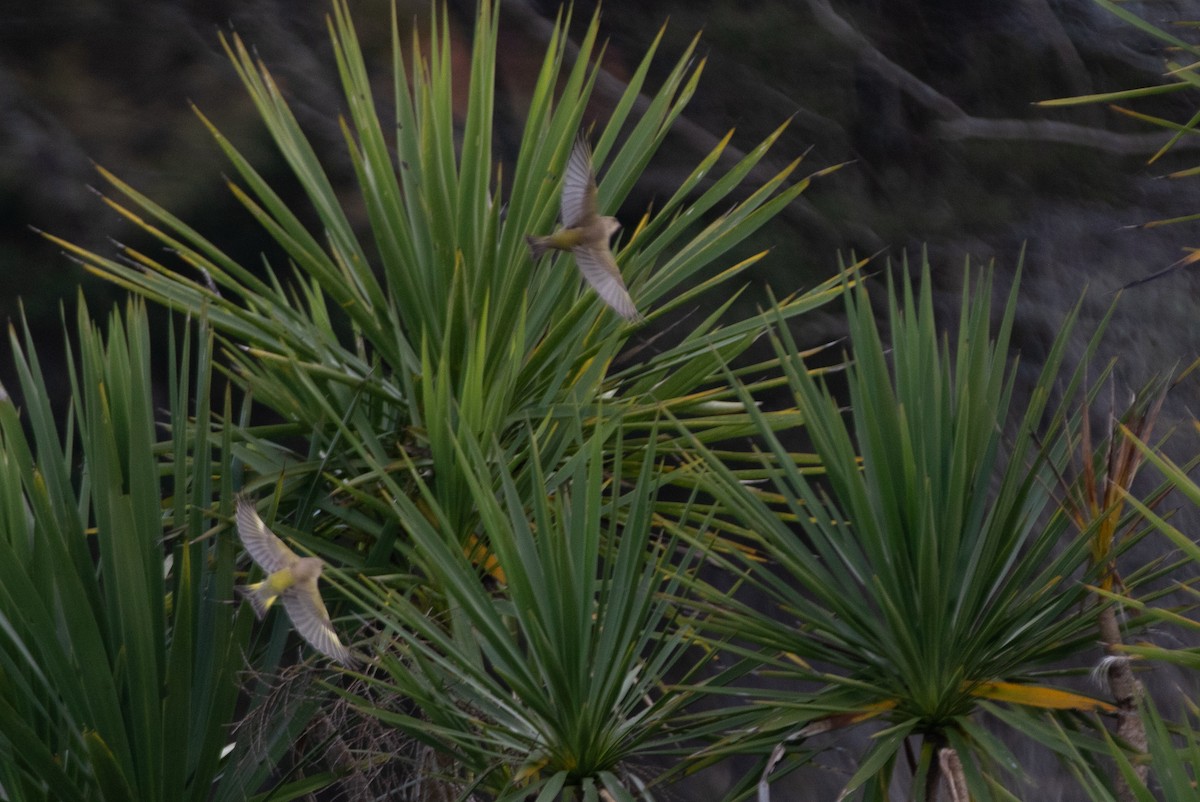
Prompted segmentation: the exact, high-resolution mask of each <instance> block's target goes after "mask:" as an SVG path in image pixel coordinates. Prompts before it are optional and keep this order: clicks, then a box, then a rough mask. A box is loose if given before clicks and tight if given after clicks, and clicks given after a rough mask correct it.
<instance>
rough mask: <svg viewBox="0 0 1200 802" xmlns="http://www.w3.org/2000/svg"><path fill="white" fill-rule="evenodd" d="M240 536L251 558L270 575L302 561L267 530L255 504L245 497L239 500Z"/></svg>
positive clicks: (239, 497)
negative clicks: (297, 561)
mask: <svg viewBox="0 0 1200 802" xmlns="http://www.w3.org/2000/svg"><path fill="white" fill-rule="evenodd" d="M237 528H238V536H240V537H241V539H242V543H243V544H244V545H245V546H246V551H248V552H250V557H251V558H253V560H254V562H256V563H258V564H259V565H260V566H261V567H262V569H263V570H264V571H266V572H267V573H268V574H273V573H275V572H276V571H279V570H282V569H284V568H287V567H288V566H289V565H292V564H293V563H295V562H296V560H298V559H300V558H299V557H297V556H296V553H295V552H294V551H292V550H291V549H289V548H288V547H287V545H286V544H285V543H284V542H283V541H282V540H280V539H279V538H278V537H277V536H276V535H275V533H274V532H272V531H271V530H270V529H268V528H267V525H266V524H264V523H263V520H262V518H260V517H259V516H258V510H257V509H255V507H254V502H252V501H251V500H250V499H248V498H246V497H245V496H238V500H237Z"/></svg>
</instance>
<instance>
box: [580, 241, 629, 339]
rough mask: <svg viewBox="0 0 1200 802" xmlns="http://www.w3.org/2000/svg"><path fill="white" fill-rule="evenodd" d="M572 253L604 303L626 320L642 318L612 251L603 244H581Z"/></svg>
mask: <svg viewBox="0 0 1200 802" xmlns="http://www.w3.org/2000/svg"><path fill="white" fill-rule="evenodd" d="M571 253H573V254H575V262H576V263H577V264H578V265H579V272H581V273H583V277H584V278H585V279H586V280H587V283H588V284H591V285H592V289H594V290H595V291H596V294H597V295H599V296H600V298H601V299H602V300H603V301H604V303H606V304H608V305H609V306H611V307H612V308H613V310H614V311H615V312H616V313H617V314H618V315H620V316H621V317H623V318H625V319H626V320H630V321H638V320H641V319H642V316H641V314H639V313H638V310H637V306H635V305H634V303H633V298H631V297H630V296H629V290H628V289H627V288H626V287H625V281H624V279H622V278H621V271H620V270H619V269H617V263H616V262H615V261H614V260H613V255H612V251H610V250H609V249H608V248H606V247H603V246H597V247H589V246H581V247H579V248H575V249H573V250H572V251H571Z"/></svg>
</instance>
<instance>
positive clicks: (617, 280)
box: [525, 136, 642, 322]
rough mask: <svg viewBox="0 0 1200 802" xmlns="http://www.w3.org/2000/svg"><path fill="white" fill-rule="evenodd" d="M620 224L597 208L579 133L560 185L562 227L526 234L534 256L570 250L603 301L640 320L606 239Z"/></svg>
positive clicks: (592, 173) (590, 170) (585, 147)
mask: <svg viewBox="0 0 1200 802" xmlns="http://www.w3.org/2000/svg"><path fill="white" fill-rule="evenodd" d="M620 228H621V224H620V223H618V222H617V218H615V217H601V216H600V213H599V212H598V211H597V209H596V172H595V170H594V169H593V168H592V150H591V148H589V147H588V143H587V140H585V139H584V138H583V137H582V136H581V137H579V139H577V140H576V141H575V147H574V148H572V150H571V157H570V158H569V159H568V160H567V174H566V177H565V178H564V179H563V189H562V227H561V228H560V229H558V230H557V231H555V232H554V233H553V234H551V235H550V236H548V237H534V236H527V237H525V241H526V242H527V243H529V251H530V253H531V254H532V255H533V258H534V259H535V260H537V259H540V258H541V257H542V256H543V255H544V254H545V253H546V251H548V250H550V249H551V248H555V249H557V250H560V251H570V252H571V253H572V254H573V255H574V256H575V264H577V265H579V272H580V273H582V274H583V277H584V279H586V280H587V283H588V284H590V285H592V289H594V290H595V291H596V293H597V294H598V295H599V296H600V298H601V299H602V300H603V301H604V303H606V304H608V305H609V306H610V307H612V308H613V310H614V311H616V313H617V314H618V315H620V316H621V317H623V318H625V319H626V320H629V321H633V322H637V321H640V320H642V316H641V315H640V314H639V313H638V310H637V307H636V306H635V305H634V303H633V299H632V298H631V297H629V290H628V289H626V287H625V281H624V280H623V279H622V278H621V271H620V270H619V269H618V268H617V263H616V260H614V259H613V254H612V250H610V249H609V247H608V240H609V238H610V237H612V235H613V234H615V233H617V231H618V230H619V229H620Z"/></svg>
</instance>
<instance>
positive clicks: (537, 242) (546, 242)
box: [525, 234, 551, 262]
mask: <svg viewBox="0 0 1200 802" xmlns="http://www.w3.org/2000/svg"><path fill="white" fill-rule="evenodd" d="M525 242H526V243H528V244H529V255H530V256H532V257H533V260H534V261H535V262H536V261H537V260H538V259H541V258H542V257H543V256H544V255H545V254H546V251H548V250H550V248H551V245H550V238H549V237H534V236H532V235H529V234H527V235H525Z"/></svg>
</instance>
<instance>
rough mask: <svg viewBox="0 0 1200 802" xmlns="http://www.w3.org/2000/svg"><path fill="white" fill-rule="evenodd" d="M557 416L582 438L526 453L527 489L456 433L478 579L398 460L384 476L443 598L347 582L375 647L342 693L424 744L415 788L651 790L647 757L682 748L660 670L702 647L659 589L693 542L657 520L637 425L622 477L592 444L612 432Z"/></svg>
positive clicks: (677, 669)
mask: <svg viewBox="0 0 1200 802" xmlns="http://www.w3.org/2000/svg"><path fill="white" fill-rule="evenodd" d="M572 428H573V429H574V430H575V436H576V437H580V438H582V439H581V440H580V441H579V442H578V446H577V449H576V452H577V453H576V456H575V457H574V458H572V459H571V460H570V461H569V462H568V464H567V466H566V467H565V469H564V470H562V471H560V472H558V473H557V474H556V475H554V476H547V475H544V474H542V473H541V472H540V469H538V468H537V467H536V465H537V461H534V466H535V467H534V469H533V470H534V477H535V480H536V483H537V486H539V487H542V488H544V493H543V494H541V495H539V496H536V497H534V498H533V499H529V498H528V497H527V496H526V494H524V493H522V492H521V490H520V489H519V488H518V487H517V484H516V481H515V478H514V477H513V476H512V474H511V473H509V472H508V471H507V469H505V468H504V467H502V466H503V465H504V464H505V463H506V460H504V459H495V458H493V457H489V456H487V455H486V453H485V452H486V451H487V450H488V448H491V447H495V444H494V443H493V444H492V446H490V447H489V446H486V445H484V444H480V443H477V442H474V441H472V440H471V439H470V438H469V437H466V436H464V437H462V438H456V439H455V447H456V449H458V450H459V456H460V459H461V463H460V464H461V466H462V467H463V468H464V470H466V471H467V473H466V476H467V477H468V480H469V483H470V486H471V489H472V492H473V494H474V496H473V498H474V499H475V500H476V503H477V504H478V505H479V515H480V519H481V524H482V526H481V532H482V534H483V535H484V536H485V537H486V540H487V542H488V543H490V544H491V548H492V552H493V555H494V563H493V564H492V565H490V566H489V570H490V573H491V575H492V577H497V576H498V577H501V578H502V579H501V580H499V581H496V580H494V579H491V580H489V581H483V578H482V577H481V571H480V568H479V567H478V566H477V565H475V564H474V563H473V562H472V561H471V560H470V559H469V555H467V554H464V553H463V551H462V550H461V549H459V548H456V547H454V546H453V545H452V544H454V543H455V542H456V541H455V539H454V538H453V537H452V536H451V535H452V534H453V524H452V523H451V517H450V516H449V515H448V514H447V513H446V511H445V510H442V509H441V508H440V506H438V503H437V500H436V498H435V495H434V493H433V492H432V489H431V488H429V487H428V485H427V484H426V483H425V481H424V480H423V479H422V478H421V477H420V475H419V474H417V473H415V468H410V469H413V470H414V475H413V481H414V482H416V483H417V485H418V486H419V488H420V492H419V495H418V496H417V499H416V500H411V499H409V497H408V496H407V495H406V494H404V493H401V492H396V494H395V495H394V496H393V498H394V502H393V503H394V504H395V511H394V512H395V514H396V516H397V517H398V518H399V519H400V520H402V521H403V522H404V526H405V528H406V530H407V531H408V532H409V534H410V535H411V541H410V545H409V546H407V547H406V550H407V551H409V552H410V558H411V561H412V563H413V564H414V565H415V566H417V567H418V569H419V570H421V571H422V572H423V573H425V574H427V575H428V576H430V577H432V578H434V579H435V580H436V581H435V584H436V585H437V586H439V587H441V588H443V589H444V591H443V592H444V593H445V601H446V604H445V606H444V608H443V607H442V606H441V605H431V604H430V603H429V600H428V599H427V598H426V597H425V596H423V595H422V594H421V593H420V592H408V593H403V592H398V591H397V590H396V585H395V584H394V583H392V582H387V581H372V580H364V581H362V582H350V583H348V586H347V592H348V593H350V594H352V595H354V596H355V597H356V598H357V600H358V603H359V604H360V606H361V607H362V608H363V609H364V610H366V611H369V612H370V613H371V615H370V616H369V618H371V619H372V620H374V621H376V622H377V623H378V627H377V628H378V630H379V634H378V635H377V636H376V637H375V640H374V645H375V649H374V651H376V653H377V654H378V656H379V658H378V665H377V666H376V667H375V668H374V669H372V670H371V671H369V672H367V673H366V674H365V675H364V677H363V682H362V684H361V685H360V686H359V687H358V688H357V689H351V690H350V691H343V692H342V694H343V696H344V697H345V698H346V699H347V700H349V702H350V703H351V704H353V705H354V706H356V707H357V708H359V709H360V710H362V711H363V713H364V714H365V715H368V716H371V717H376V718H379V719H381V720H382V721H384V722H386V723H388V724H390V725H392V726H394V727H396V728H398V729H399V730H401V731H403V732H405V733H406V734H407V735H408V736H409V737H410V738H412V739H414V740H415V741H418V742H420V743H421V744H424V745H427V746H428V747H430V749H431V750H432V754H433V757H431V758H428V759H426V760H425V761H423V762H417V765H415V766H411V767H410V769H411V770H412V771H413V772H419V773H421V774H422V775H423V777H424V780H423V781H424V790H423V791H422V793H421V796H422V798H443V796H444V798H448V799H449V798H468V797H470V798H476V799H497V800H500V799H503V800H520V799H533V798H535V797H536V798H537V799H539V800H551V799H564V800H570V799H598V798H601V796H603V798H607V799H614V800H630V799H633V798H635V797H636V798H650V787H651V786H652V785H653V781H654V779H655V778H656V777H657V775H658V774H659V773H660V772H661V771H662V770H663V768H664V765H663V761H664V758H666V757H668V756H670V758H671V760H670V762H668V763H667V764H666V765H670V763H671V762H674V760H675V759H677V757H678V755H679V754H680V753H681V752H682V751H684V748H685V747H684V744H683V743H682V741H683V740H684V739H685V738H686V737H688V735H689V734H690V730H688V729H687V728H685V727H682V726H680V724H681V723H682V717H681V712H682V710H683V706H684V705H685V704H686V703H687V702H688V701H689V700H691V699H692V698H693V697H694V696H695V695H696V694H695V693H694V692H692V691H689V690H680V689H676V688H673V687H670V686H668V685H666V684H665V678H666V677H668V676H669V675H671V674H672V672H674V673H675V675H677V676H678V675H682V676H685V677H686V675H688V674H690V673H694V672H697V671H698V670H699V669H700V668H701V667H702V665H703V663H704V662H705V659H704V657H703V654H702V653H701V654H699V655H697V654H689V653H688V650H689V649H690V647H691V645H692V641H691V639H690V637H689V636H688V631H689V630H688V627H687V626H686V620H685V619H683V620H682V622H681V621H677V620H676V619H677V618H678V617H680V613H679V611H678V609H677V607H676V604H675V603H674V601H673V597H674V596H675V595H676V594H677V592H678V587H679V584H680V581H681V577H682V576H683V575H684V574H686V573H687V572H689V571H690V570H691V567H692V566H693V565H694V563H695V560H694V559H692V558H691V557H690V556H689V555H691V554H693V553H694V552H692V551H691V550H686V549H679V548H677V546H678V541H677V539H676V538H675V537H673V536H672V535H671V534H670V533H669V532H668V525H667V524H666V523H665V522H662V521H658V520H656V516H655V514H654V506H655V496H656V493H657V491H658V488H659V486H660V485H661V484H663V481H664V479H663V474H662V472H661V471H660V470H659V469H658V468H657V467H656V462H657V461H658V460H659V455H658V454H657V453H656V452H655V450H654V446H653V439H652V440H651V444H650V445H649V446H648V447H647V448H646V449H645V450H644V451H643V452H641V453H639V454H638V456H637V459H639V460H640V461H641V462H642V464H641V465H640V466H639V468H640V469H639V470H637V471H635V472H634V473H633V475H632V477H626V476H625V475H624V474H623V473H622V469H621V464H622V460H621V459H620V456H621V455H622V454H624V453H625V452H624V451H618V452H617V458H616V459H614V458H613V456H612V455H610V454H608V453H607V452H608V451H609V450H610V449H613V448H616V449H622V448H623V439H622V437H621V435H620V433H619V432H618V433H616V434H615V435H613V436H611V437H610V436H609V433H608V432H603V431H595V430H593V431H591V432H590V434H584V429H585V427H584V425H583V423H582V421H577V422H576V424H575V425H574V426H573V427H572ZM610 463H611V464H613V465H614V469H613V472H612V473H611V474H609V472H608V470H607V468H606V466H607V465H609V464H610ZM497 471H498V472H499V476H494V475H493V474H495V473H496V472H497ZM494 486H499V487H500V492H499V494H498V495H493V493H492V488H493V487H494ZM397 490H398V488H397ZM618 521H619V522H620V523H618ZM685 658H686V659H685ZM371 746H372V745H371V744H362V745H361V747H362V748H363V749H364V750H365V751H367V752H370V751H371ZM391 757H392V756H377V758H391ZM414 762H416V761H414ZM435 788H440V789H441V791H440V792H435V791H434V790H433V789H435ZM386 790H387V789H385V788H372V789H371V792H372V794H373V795H376V796H378V795H380V794H383V793H385V791H386Z"/></svg>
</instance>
